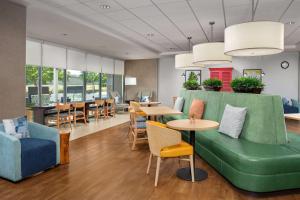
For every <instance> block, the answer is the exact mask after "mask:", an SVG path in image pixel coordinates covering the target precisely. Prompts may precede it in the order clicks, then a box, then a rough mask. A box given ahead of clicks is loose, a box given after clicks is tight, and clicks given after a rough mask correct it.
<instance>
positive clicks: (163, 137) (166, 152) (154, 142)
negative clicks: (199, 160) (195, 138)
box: [146, 121, 195, 187]
mask: <svg viewBox="0 0 300 200" xmlns="http://www.w3.org/2000/svg"><path fill="white" fill-rule="evenodd" d="M146 130H147V134H148V143H149V147H150V157H149V162H148V167H147V174H149V171H150V167H151V161H152V157H153V156H156V157H157V163H156V174H155V182H154V186H155V187H157V183H158V176H159V168H160V161H161V159H162V158H180V157H183V156H188V159H182V160H188V161H189V162H190V167H191V175H192V182H194V181H195V178H194V161H193V146H192V145H190V144H188V143H186V142H184V141H182V140H181V133H180V132H179V131H176V130H173V129H169V128H167V127H166V125H165V124H162V123H159V122H154V121H147V122H146Z"/></svg>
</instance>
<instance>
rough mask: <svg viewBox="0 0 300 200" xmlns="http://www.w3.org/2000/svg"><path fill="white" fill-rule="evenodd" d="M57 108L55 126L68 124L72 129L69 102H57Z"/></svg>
mask: <svg viewBox="0 0 300 200" xmlns="http://www.w3.org/2000/svg"><path fill="white" fill-rule="evenodd" d="M55 108H56V110H57V114H56V115H55V117H56V126H57V128H58V129H59V128H60V125H61V124H64V125H65V124H69V126H70V129H72V124H71V123H72V117H73V116H72V114H71V104H69V103H65V104H62V103H57V104H56V106H55Z"/></svg>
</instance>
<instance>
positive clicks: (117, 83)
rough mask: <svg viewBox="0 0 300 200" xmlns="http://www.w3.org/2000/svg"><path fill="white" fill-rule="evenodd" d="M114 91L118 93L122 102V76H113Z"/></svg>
mask: <svg viewBox="0 0 300 200" xmlns="http://www.w3.org/2000/svg"><path fill="white" fill-rule="evenodd" d="M114 91H115V92H118V93H119V94H120V96H121V101H122V100H123V76H122V75H114Z"/></svg>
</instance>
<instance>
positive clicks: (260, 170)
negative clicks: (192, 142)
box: [163, 90, 300, 192]
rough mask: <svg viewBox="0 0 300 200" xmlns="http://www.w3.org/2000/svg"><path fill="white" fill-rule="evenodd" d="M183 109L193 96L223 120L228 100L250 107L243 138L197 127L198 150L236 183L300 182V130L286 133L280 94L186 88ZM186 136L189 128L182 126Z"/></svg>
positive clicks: (262, 187)
mask: <svg viewBox="0 0 300 200" xmlns="http://www.w3.org/2000/svg"><path fill="white" fill-rule="evenodd" d="M180 96H182V97H184V99H185V104H184V108H183V113H184V114H183V115H181V116H164V117H163V121H164V122H165V123H166V122H167V121H170V120H174V119H181V118H187V116H188V112H189V107H190V105H191V102H192V100H193V99H202V100H204V101H205V112H204V119H209V120H214V121H218V122H220V121H221V118H222V115H223V111H224V108H225V105H226V104H230V105H233V106H238V107H247V109H248V111H247V116H246V120H245V123H244V127H243V130H242V134H241V136H240V138H239V139H233V138H230V137H228V136H226V135H224V134H221V133H219V132H218V131H217V130H210V131H204V132H196V152H197V153H198V154H199V155H200V156H201V157H202V158H203V159H204V160H205V161H207V162H208V163H209V164H210V165H211V166H213V167H214V168H215V169H216V170H217V171H218V172H219V173H220V174H222V175H223V176H224V177H225V178H227V179H228V180H229V181H230V182H231V183H232V184H233V185H235V186H236V187H238V188H241V189H244V190H248V191H253V192H270V191H278V190H285V189H293V188H300V135H296V134H293V133H287V131H286V127H285V121H284V115H283V107H282V101H281V98H280V97H279V96H272V95H257V94H241V93H225V92H207V91H189V90H182V91H181V95H180ZM183 138H184V139H185V140H188V133H186V132H183Z"/></svg>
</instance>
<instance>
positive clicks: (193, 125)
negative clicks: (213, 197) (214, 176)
mask: <svg viewBox="0 0 300 200" xmlns="http://www.w3.org/2000/svg"><path fill="white" fill-rule="evenodd" d="M167 126H168V127H169V128H172V129H175V130H180V131H189V134H190V141H189V142H190V144H191V145H192V146H193V149H194V154H193V159H194V174H195V181H202V180H205V179H207V176H208V175H207V172H206V171H204V170H203V169H199V168H196V167H195V166H196V163H195V155H196V146H195V133H196V131H205V130H209V129H215V128H218V127H219V123H218V122H215V121H211V120H202V119H194V120H189V119H179V120H173V121H169V122H168V123H167ZM177 177H178V178H180V179H183V180H186V181H191V180H192V177H191V169H190V168H189V167H186V168H181V169H178V170H177Z"/></svg>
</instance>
